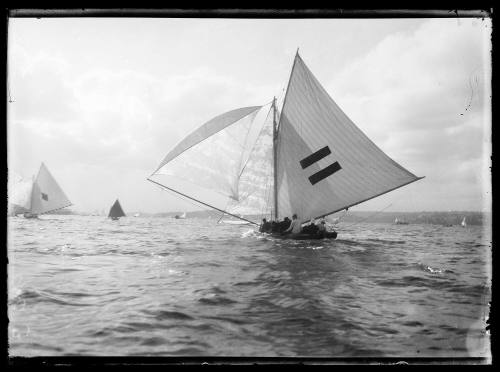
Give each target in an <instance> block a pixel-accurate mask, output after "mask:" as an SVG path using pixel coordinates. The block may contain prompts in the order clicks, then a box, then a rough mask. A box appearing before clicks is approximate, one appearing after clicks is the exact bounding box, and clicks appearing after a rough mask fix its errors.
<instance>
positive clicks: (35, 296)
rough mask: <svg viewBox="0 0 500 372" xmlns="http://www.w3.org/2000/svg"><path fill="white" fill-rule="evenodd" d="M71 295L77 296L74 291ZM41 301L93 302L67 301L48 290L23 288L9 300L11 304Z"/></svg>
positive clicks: (73, 304)
mask: <svg viewBox="0 0 500 372" xmlns="http://www.w3.org/2000/svg"><path fill="white" fill-rule="evenodd" d="M71 295H72V297H75V294H74V293H72V294H71ZM80 297H82V296H80ZM41 302H46V303H53V304H56V305H62V306H92V304H85V303H78V302H71V301H66V300H64V299H61V298H58V297H56V296H54V295H51V294H48V293H47V292H42V291H36V290H21V293H19V294H18V295H17V296H15V297H13V298H12V299H11V300H10V301H9V305H30V304H37V303H41Z"/></svg>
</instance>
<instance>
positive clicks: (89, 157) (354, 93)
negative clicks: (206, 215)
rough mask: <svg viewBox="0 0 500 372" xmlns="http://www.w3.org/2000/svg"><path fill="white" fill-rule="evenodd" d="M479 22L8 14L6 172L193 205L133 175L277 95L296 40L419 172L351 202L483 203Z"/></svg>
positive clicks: (130, 206)
mask: <svg viewBox="0 0 500 372" xmlns="http://www.w3.org/2000/svg"><path fill="white" fill-rule="evenodd" d="M491 29H492V26H491V20H490V19H488V18H485V19H481V18H446V19H445V18H433V19H425V18H419V19H410V18H407V19H397V18H393V19H260V20H259V19H215V18H212V19H196V18H185V19H182V18H174V19H172V18H40V19H35V18H10V19H9V28H8V60H7V63H8V81H7V83H8V93H9V96H10V100H11V101H12V102H9V103H8V107H7V108H8V112H7V114H8V120H7V150H8V154H7V155H8V169H9V175H12V174H17V175H20V176H22V177H27V178H29V177H31V176H32V175H34V174H36V173H37V171H38V168H39V167H40V163H41V162H44V163H45V165H46V166H47V167H48V169H49V170H50V172H51V173H52V175H53V176H54V178H55V179H56V180H57V182H58V183H59V185H60V186H61V187H62V188H63V190H64V191H65V193H66V194H67V196H68V197H69V199H70V200H71V202H72V203H73V206H72V209H73V210H76V211H82V212H93V211H96V210H98V211H101V210H103V209H106V210H108V209H109V208H110V207H111V205H112V204H113V202H114V201H115V200H116V199H117V198H119V199H120V202H121V204H122V206H123V208H124V210H125V212H127V211H129V212H132V211H143V212H169V211H184V210H185V211H190V210H196V209H200V207H199V206H197V205H195V204H193V203H192V202H187V201H186V200H185V199H181V198H178V197H175V196H173V195H171V194H169V193H165V192H162V191H161V190H160V189H159V188H158V187H157V186H155V185H153V184H151V183H150V182H148V181H147V180H146V178H147V177H148V176H149V175H150V174H151V173H152V172H153V171H154V170H155V169H156V167H157V166H158V164H159V163H160V161H161V160H162V159H163V157H164V156H165V155H166V154H167V153H168V152H169V151H170V150H171V149H172V148H173V147H174V146H175V145H176V144H177V143H178V142H179V141H180V140H182V139H183V138H184V137H185V136H186V135H188V134H189V133H190V132H192V131H193V130H194V129H196V128H197V127H198V126H200V125H201V124H203V123H204V122H206V121H208V120H209V119H211V118H213V117H214V116H216V115H219V114H221V113H223V112H226V111H228V110H232V109H235V108H239V107H244V106H254V105H263V104H266V103H268V102H269V101H271V100H272V98H273V97H274V96H277V97H278V98H282V97H283V95H284V93H285V90H286V86H287V82H288V78H289V75H290V71H291V67H292V62H293V58H294V56H295V53H296V50H297V48H299V50H300V55H301V57H302V59H303V60H304V62H305V63H306V64H307V66H308V67H309V69H310V70H311V71H312V72H313V74H314V75H315V76H316V78H317V79H318V80H319V81H320V82H321V84H322V85H323V86H324V88H325V89H326V91H327V92H328V93H329V94H330V96H331V97H332V98H333V99H334V100H335V102H336V103H337V104H338V105H339V106H340V107H341V108H342V110H343V111H344V112H345V113H346V114H347V115H348V116H349V117H350V118H351V119H352V121H353V122H354V123H356V125H357V126H358V127H359V128H360V129H361V130H362V131H363V132H364V133H365V134H366V135H367V136H368V137H369V138H370V139H371V140H372V141H373V142H374V143H375V144H377V146H378V147H380V148H381V149H382V150H383V151H384V152H386V153H387V154H388V155H389V156H390V157H391V158H393V159H394V160H395V161H397V162H398V163H399V164H401V165H402V166H404V167H405V168H406V169H408V170H409V171H411V172H412V173H414V174H415V175H417V176H425V178H424V179H422V180H420V181H417V182H414V183H412V184H410V185H408V186H405V187H402V188H400V189H398V190H395V191H393V192H390V193H388V194H385V195H383V196H381V197H378V198H375V199H372V200H370V201H368V202H365V203H362V204H360V205H358V206H356V207H354V208H353V210H371V211H377V210H386V211H408V212H410V211H489V210H490V209H491V178H490V166H491V164H490V156H491Z"/></svg>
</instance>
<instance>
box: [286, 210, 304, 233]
mask: <svg viewBox="0 0 500 372" xmlns="http://www.w3.org/2000/svg"><path fill="white" fill-rule="evenodd" d="M301 231H302V221H301V220H300V219H299V218H298V217H297V215H296V214H294V215H293V216H292V223H291V224H290V227H289V228H288V229H286V230H285V233H289V232H291V233H292V234H299V233H300V232H301Z"/></svg>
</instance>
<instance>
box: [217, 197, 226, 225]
mask: <svg viewBox="0 0 500 372" xmlns="http://www.w3.org/2000/svg"><path fill="white" fill-rule="evenodd" d="M228 205H229V199H228V200H227V203H226V206H225V207H224V209H227V206H228ZM224 215H225V213H222V214H221V215H220V218H219V219H218V220H217V223H220V220H222V217H224Z"/></svg>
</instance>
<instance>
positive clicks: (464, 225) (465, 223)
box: [461, 217, 467, 227]
mask: <svg viewBox="0 0 500 372" xmlns="http://www.w3.org/2000/svg"><path fill="white" fill-rule="evenodd" d="M461 225H462V227H467V222H465V217H464V219H463V220H462V223H461Z"/></svg>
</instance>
